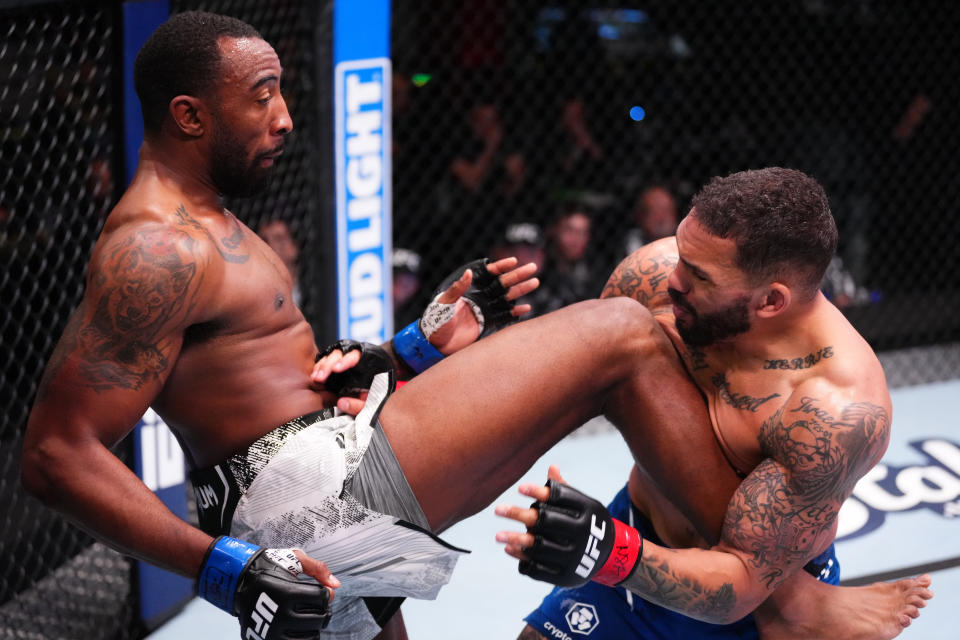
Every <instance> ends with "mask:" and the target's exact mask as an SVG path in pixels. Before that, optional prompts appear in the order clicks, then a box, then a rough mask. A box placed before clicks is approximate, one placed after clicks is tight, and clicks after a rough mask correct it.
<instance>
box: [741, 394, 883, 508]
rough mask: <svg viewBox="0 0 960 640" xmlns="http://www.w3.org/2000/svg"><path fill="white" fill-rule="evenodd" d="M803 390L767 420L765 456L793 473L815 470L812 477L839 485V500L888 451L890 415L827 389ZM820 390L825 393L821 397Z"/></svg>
mask: <svg viewBox="0 0 960 640" xmlns="http://www.w3.org/2000/svg"><path fill="white" fill-rule="evenodd" d="M805 391H810V392H811V393H805V392H804V390H799V391H798V392H797V393H795V394H794V395H793V397H792V398H791V399H790V401H789V402H788V403H787V404H786V405H784V406H783V407H782V408H781V409H780V410H778V411H777V412H775V413H774V415H772V416H771V417H770V418H769V419H768V420H766V421H764V423H763V425H762V427H761V431H760V444H761V447H762V448H763V451H764V453H765V454H766V455H767V456H768V457H770V458H772V459H774V460H777V461H778V462H780V463H781V464H783V465H785V466H786V467H787V468H789V469H793V470H799V471H813V470H816V471H815V473H809V474H805V477H808V478H818V479H819V480H820V481H824V482H825V481H826V480H827V479H828V478H829V479H832V482H834V483H836V487H835V490H838V491H839V493H838V494H837V495H836V497H837V498H838V499H839V498H840V497H841V496H842V495H843V494H844V493H845V492H847V491H850V490H852V489H853V485H854V484H855V483H856V481H857V480H858V479H859V478H860V476H861V475H863V474H864V473H866V471H867V470H868V469H869V468H870V467H872V466H873V465H874V464H875V463H876V462H877V461H878V460H879V459H880V457H881V456H882V455H883V452H884V451H885V450H886V447H887V443H888V441H889V437H890V414H889V411H888V410H887V408H886V407H884V406H882V405H879V404H876V403H874V402H870V401H867V400H855V399H854V400H851V399H850V398H849V397H848V396H847V395H846V394H842V393H829V392H823V391H824V390H823V389H813V390H811V389H807V390H805ZM817 391H821V393H817Z"/></svg>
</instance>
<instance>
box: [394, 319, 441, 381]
mask: <svg viewBox="0 0 960 640" xmlns="http://www.w3.org/2000/svg"><path fill="white" fill-rule="evenodd" d="M393 350H394V352H396V354H397V356H399V357H400V358H402V359H403V361H404V362H406V363H407V366H409V367H410V368H411V369H413V370H414V371H415V372H417V373H422V372H424V371H426V370H427V369H429V368H430V367H432V366H433V365H435V364H436V363H438V362H440V361H441V360H443V358H444V356H443V354H442V353H440V351H439V350H437V348H436V347H434V346H433V345H432V344H430V341H429V340H427V338H426V336H424V335H423V332H422V331H421V330H420V322H419V320H414V321H413V322H411V323H410V324H408V325H407V326H406V327H404V328H403V329H402V330H401V331H400V332H399V333H398V334H397V335H395V336H393Z"/></svg>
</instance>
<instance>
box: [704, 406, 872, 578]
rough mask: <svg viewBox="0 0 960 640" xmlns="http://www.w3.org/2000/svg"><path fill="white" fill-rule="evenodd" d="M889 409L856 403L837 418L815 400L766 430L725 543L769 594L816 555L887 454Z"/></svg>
mask: <svg viewBox="0 0 960 640" xmlns="http://www.w3.org/2000/svg"><path fill="white" fill-rule="evenodd" d="M889 424H890V418H889V415H888V414H887V412H886V410H885V409H884V408H883V407H880V406H877V405H874V404H871V403H868V402H855V403H851V404H849V405H847V406H846V407H844V408H843V410H842V412H841V415H840V417H839V418H836V417H835V415H834V413H833V412H832V411H831V410H830V409H827V408H826V407H825V406H823V403H822V402H821V401H820V400H818V399H817V398H812V397H803V398H801V400H800V403H799V406H796V407H794V408H792V409H791V410H790V411H786V407H785V406H784V407H781V408H780V409H779V410H777V412H776V413H774V415H772V416H771V417H770V418H768V419H767V420H765V421H764V422H763V425H762V426H761V429H760V446H761V449H762V451H763V453H764V454H765V455H766V456H767V459H766V460H764V461H763V462H761V463H760V464H759V465H758V466H757V468H756V469H754V470H753V472H752V473H751V474H750V475H749V476H747V478H746V479H745V480H744V481H743V483H741V485H740V487H739V488H738V489H737V492H736V493H735V494H734V496H733V499H732V500H731V501H730V505H729V507H728V510H727V514H726V517H725V520H724V525H723V534H722V535H723V539H724V541H725V542H727V543H728V544H730V545H732V546H734V547H736V548H738V549H741V550H743V551H745V552H748V553H750V554H751V557H750V560H749V561H750V563H751V564H752V565H753V566H754V567H756V568H757V569H759V570H760V572H761V576H762V579H763V580H764V582H765V584H766V586H767V587H768V588H770V589H774V588H776V587H777V586H778V585H779V584H780V583H782V582H783V580H784V579H785V578H786V576H788V575H789V574H790V573H791V572H792V571H793V570H795V569H797V568H799V567H800V566H802V564H803V563H805V562H806V561H807V560H808V559H809V558H810V557H812V556H813V555H814V554H815V553H816V552H817V551H818V545H820V544H822V543H823V542H824V541H825V539H826V537H828V536H829V535H830V534H831V531H832V528H833V526H834V523H835V521H836V519H837V514H838V513H839V511H840V506H841V505H842V504H843V501H844V500H845V499H846V498H847V496H849V494H850V493H851V492H852V491H853V487H854V485H855V484H856V481H857V480H858V479H859V478H860V477H861V476H862V475H863V474H864V473H865V472H866V471H867V469H868V468H869V467H870V465H872V464H873V462H874V461H875V460H876V458H877V457H879V455H880V454H881V453H882V451H883V449H884V447H886V442H887V437H888V434H889Z"/></svg>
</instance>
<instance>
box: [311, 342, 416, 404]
mask: <svg viewBox="0 0 960 640" xmlns="http://www.w3.org/2000/svg"><path fill="white" fill-rule="evenodd" d="M338 349H339V350H340V351H342V352H343V355H347V354H348V353H350V352H351V351H360V362H358V363H357V364H356V366H354V367H351V368H350V369H347V370H346V371H340V372H336V371H335V372H333V373H331V374H330V376H329V377H328V378H327V382H326V384H325V386H326V388H327V389H328V390H330V391H332V392H333V393H335V394H337V395H338V396H343V395H348V394H351V393H355V392H357V391H364V390H366V389H369V388H370V385H371V384H372V383H373V378H374V376H376V375H377V374H378V373H389V374H390V382H389V385H390V388H389V390H388V393H393V391H394V389H396V387H397V380H396V378H397V377H396V374H395V371H394V366H393V358H391V357H390V356H389V355H387V352H386V351H385V350H384V349H382V348H381V347H379V346H377V345H375V344H371V343H369V342H357V341H356V340H337V341H336V342H334V343H333V344H331V345H330V346H328V347H327V348H326V349H324V350H323V351H321V352H320V353H319V354H317V361H319V360H320V359H321V358H323V357H325V356H328V355H330V354H331V353H332V352H333V351H336V350H338Z"/></svg>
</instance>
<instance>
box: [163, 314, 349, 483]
mask: <svg viewBox="0 0 960 640" xmlns="http://www.w3.org/2000/svg"><path fill="white" fill-rule="evenodd" d="M304 325H305V326H304V327H293V328H291V329H290V330H286V331H280V332H276V333H271V334H269V335H266V336H258V337H254V336H249V335H248V336H242V335H234V336H219V337H214V338H210V339H207V340H204V341H203V342H201V343H198V344H193V345H190V346H189V347H187V348H185V349H184V350H183V351H182V352H181V353H180V356H179V358H178V359H177V363H176V365H175V366H174V368H173V371H172V372H171V374H170V377H169V378H168V379H167V382H166V384H165V385H164V387H163V390H162V391H161V393H160V395H159V396H158V397H157V399H156V400H155V401H154V403H153V407H154V409H155V410H156V411H157V413H158V414H159V415H160V416H161V417H162V418H163V419H164V421H165V422H166V423H167V424H168V425H169V426H170V428H171V429H172V430H173V431H174V433H175V434H176V436H177V438H178V440H180V443H181V445H182V446H183V447H184V449H185V451H186V452H187V456H188V459H189V461H190V463H191V465H192V466H195V467H205V466H209V465H211V464H216V463H219V462H221V461H222V460H224V459H225V458H227V457H229V456H230V455H232V454H234V453H237V452H238V451H242V450H243V449H245V448H246V447H248V446H249V445H250V444H251V443H253V442H254V441H255V440H257V439H258V438H259V437H261V436H263V435H265V434H267V433H269V432H270V431H272V430H273V429H275V428H276V427H278V426H280V425H281V424H284V423H285V422H288V421H290V420H292V419H294V418H296V417H299V416H301V415H304V414H307V413H312V412H314V411H318V410H320V409H323V408H325V407H330V406H333V403H334V402H335V401H336V399H335V397H334V396H333V394H330V393H328V392H326V391H321V390H317V389H315V388H313V387H312V385H311V382H310V373H311V371H312V369H313V359H314V354H315V353H316V346H315V345H314V342H313V337H312V333H311V332H310V330H309V325H306V323H304ZM304 329H305V331H304Z"/></svg>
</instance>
